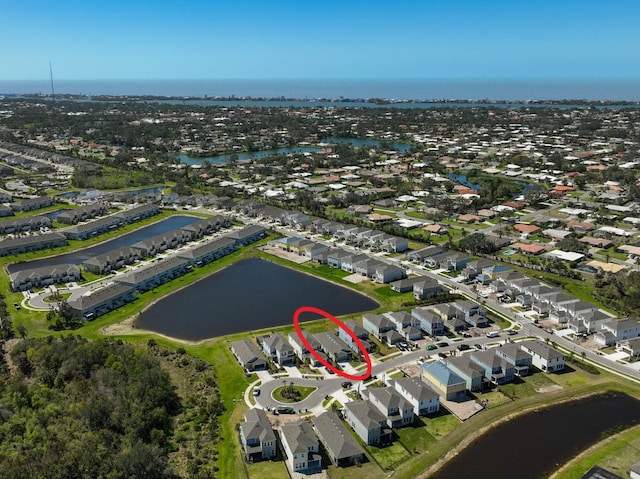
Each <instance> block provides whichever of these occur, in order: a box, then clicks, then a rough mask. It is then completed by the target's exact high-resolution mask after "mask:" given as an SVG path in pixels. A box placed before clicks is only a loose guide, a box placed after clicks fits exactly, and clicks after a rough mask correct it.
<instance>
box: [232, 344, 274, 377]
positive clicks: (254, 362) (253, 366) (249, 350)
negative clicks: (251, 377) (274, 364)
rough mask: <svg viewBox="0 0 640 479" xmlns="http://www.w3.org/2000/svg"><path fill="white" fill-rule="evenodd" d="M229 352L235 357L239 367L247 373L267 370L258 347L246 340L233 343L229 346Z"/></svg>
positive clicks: (265, 361) (265, 362)
mask: <svg viewBox="0 0 640 479" xmlns="http://www.w3.org/2000/svg"><path fill="white" fill-rule="evenodd" d="M230 348H231V352H232V353H233V355H234V356H235V357H236V359H237V360H238V362H239V363H240V366H242V367H243V368H244V369H245V370H247V371H258V370H261V369H267V360H266V359H265V357H264V356H263V355H262V353H261V352H260V350H259V349H258V346H256V345H255V344H254V343H253V342H252V341H250V340H248V339H239V340H237V341H233V342H232V343H231V345H230Z"/></svg>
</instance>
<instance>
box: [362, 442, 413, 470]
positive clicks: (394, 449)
mask: <svg viewBox="0 0 640 479" xmlns="http://www.w3.org/2000/svg"><path fill="white" fill-rule="evenodd" d="M367 450H368V451H369V453H370V454H371V455H372V456H373V457H374V459H375V460H376V462H377V463H378V464H379V465H380V467H381V468H382V469H384V470H385V471H389V470H393V469H395V467H396V466H397V465H398V464H401V463H403V462H405V461H406V460H408V459H409V458H410V457H411V454H409V452H408V451H407V450H406V449H405V448H404V447H403V446H402V444H400V443H399V442H394V443H393V444H392V445H390V446H387V447H375V446H367Z"/></svg>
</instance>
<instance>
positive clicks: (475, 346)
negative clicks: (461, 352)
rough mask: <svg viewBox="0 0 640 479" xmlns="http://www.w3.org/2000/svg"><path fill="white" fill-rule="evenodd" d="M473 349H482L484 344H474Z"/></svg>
mask: <svg viewBox="0 0 640 479" xmlns="http://www.w3.org/2000/svg"><path fill="white" fill-rule="evenodd" d="M473 347H474V348H476V349H482V344H474V345H473Z"/></svg>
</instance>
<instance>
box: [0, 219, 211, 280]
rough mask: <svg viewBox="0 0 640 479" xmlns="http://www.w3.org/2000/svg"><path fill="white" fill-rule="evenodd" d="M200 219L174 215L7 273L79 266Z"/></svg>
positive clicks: (21, 266)
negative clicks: (69, 265)
mask: <svg viewBox="0 0 640 479" xmlns="http://www.w3.org/2000/svg"><path fill="white" fill-rule="evenodd" d="M200 219H201V218H197V217H195V216H185V215H174V216H171V217H169V218H167V219H165V220H162V221H159V222H158V223H154V224H152V225H149V226H145V227H144V228H140V229H139V230H136V231H133V232H131V233H128V234H126V235H122V236H120V237H118V238H114V239H112V240H109V241H105V242H104V243H100V244H99V245H96V246H92V247H90V248H85V249H82V250H79V251H74V252H73V253H68V254H62V255H60V256H56V257H54V258H43V259H37V260H34V261H27V262H24V263H14V264H11V265H9V267H8V269H9V273H10V274H12V273H17V272H18V271H24V270H26V269H32V268H42V267H45V266H47V267H48V266H55V265H58V264H66V263H71V264H75V265H79V264H80V263H82V262H83V261H85V260H87V259H89V258H93V257H94V256H98V255H99V254H102V253H106V252H108V251H112V250H114V249H118V248H123V247H125V246H131V245H132V244H134V243H137V242H138V241H142V240H144V239H147V238H150V237H152V236H155V235H159V234H162V233H166V232H168V231H171V230H174V229H176V228H180V227H182V226H187V225H190V224H191V223H194V222H196V221H198V220H200Z"/></svg>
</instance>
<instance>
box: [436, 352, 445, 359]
mask: <svg viewBox="0 0 640 479" xmlns="http://www.w3.org/2000/svg"><path fill="white" fill-rule="evenodd" d="M438 356H439V357H441V358H442V359H444V358H446V357H447V355H446V354H445V353H438Z"/></svg>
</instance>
